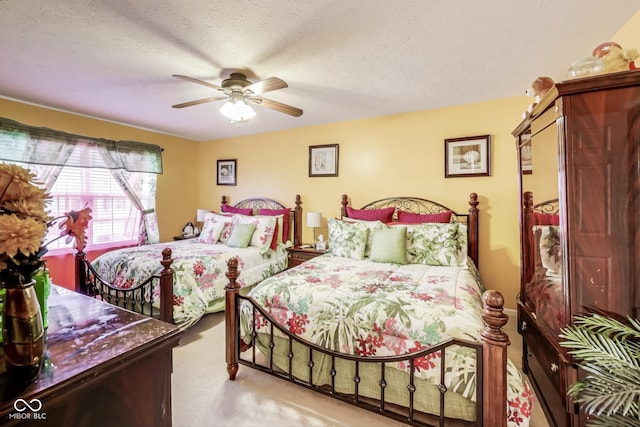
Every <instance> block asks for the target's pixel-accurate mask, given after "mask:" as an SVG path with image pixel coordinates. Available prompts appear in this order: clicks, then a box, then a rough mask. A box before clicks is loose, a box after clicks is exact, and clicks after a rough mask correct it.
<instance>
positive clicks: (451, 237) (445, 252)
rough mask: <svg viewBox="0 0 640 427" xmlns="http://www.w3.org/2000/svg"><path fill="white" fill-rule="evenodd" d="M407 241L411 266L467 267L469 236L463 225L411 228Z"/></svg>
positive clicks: (435, 225)
mask: <svg viewBox="0 0 640 427" xmlns="http://www.w3.org/2000/svg"><path fill="white" fill-rule="evenodd" d="M461 227H462V230H461ZM407 240H408V244H407V253H408V261H409V263H410V264H426V265H441V266H451V267H465V266H466V241H467V234H466V227H465V226H463V225H461V224H458V223H454V224H435V223H429V224H426V223H425V224H420V225H414V226H410V227H409V233H408V237H407Z"/></svg>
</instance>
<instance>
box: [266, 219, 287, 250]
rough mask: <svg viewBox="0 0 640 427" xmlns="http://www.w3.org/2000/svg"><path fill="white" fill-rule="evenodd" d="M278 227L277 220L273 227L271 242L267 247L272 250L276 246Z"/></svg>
mask: <svg viewBox="0 0 640 427" xmlns="http://www.w3.org/2000/svg"><path fill="white" fill-rule="evenodd" d="M278 228H279V225H278V221H276V226H275V227H274V228H273V237H272V238H271V244H270V245H269V247H270V248H271V249H272V250H274V251H275V250H276V249H277V248H278ZM282 228H284V227H282Z"/></svg>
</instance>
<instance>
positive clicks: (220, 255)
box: [92, 239, 287, 328]
mask: <svg viewBox="0 0 640 427" xmlns="http://www.w3.org/2000/svg"><path fill="white" fill-rule="evenodd" d="M167 247H170V248H171V251H172V253H171V257H172V258H173V264H172V265H171V268H173V270H174V277H175V280H174V284H173V304H174V305H173V317H174V321H175V323H176V324H177V325H179V326H181V327H183V328H187V327H189V326H191V325H193V324H194V323H195V322H197V321H198V320H199V319H200V318H201V317H202V316H203V315H204V314H205V313H207V312H212V311H217V310H219V308H216V307H215V306H212V303H214V302H217V301H223V300H224V296H225V290H224V287H225V285H226V284H227V282H228V279H227V277H226V276H225V273H226V272H227V261H228V260H229V259H231V258H234V257H235V258H237V259H238V270H239V271H240V275H239V277H238V280H237V283H238V284H239V285H240V287H245V286H252V285H255V284H256V283H258V282H260V281H261V280H264V279H265V278H267V277H269V276H271V275H273V274H276V273H278V272H280V271H282V270H284V269H285V268H286V267H287V252H286V250H285V247H284V245H278V248H277V249H276V250H269V251H267V252H266V253H264V254H260V250H259V249H258V248H256V247H252V246H249V247H247V248H232V247H229V246H226V245H223V244H215V245H210V244H205V243H201V242H198V241H197V240H196V239H190V240H179V241H174V242H168V243H158V244H153V245H146V246H136V247H132V248H123V249H118V250H114V251H111V252H107V253H105V254H103V255H101V256H99V257H98V258H96V259H95V261H93V262H92V265H93V267H94V268H95V269H96V271H97V272H98V273H99V274H100V275H101V276H102V277H103V278H104V279H106V280H108V281H109V282H111V283H112V284H114V285H115V286H117V287H119V288H122V289H130V288H133V287H135V286H137V285H139V284H140V283H142V282H144V281H145V280H146V279H147V278H149V277H150V276H152V275H154V274H159V273H160V272H161V271H162V265H161V264H160V260H161V259H162V250H163V249H164V248H167ZM159 292H160V290H159V289H158V288H157V287H156V290H155V293H154V295H153V301H154V306H155V307H159ZM145 299H146V300H147V301H148V300H149V299H150V296H149V295H146V296H145Z"/></svg>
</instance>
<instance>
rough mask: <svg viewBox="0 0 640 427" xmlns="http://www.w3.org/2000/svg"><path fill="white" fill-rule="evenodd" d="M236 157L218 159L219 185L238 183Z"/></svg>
mask: <svg viewBox="0 0 640 427" xmlns="http://www.w3.org/2000/svg"><path fill="white" fill-rule="evenodd" d="M236 173H237V170H236V159H232V160H218V179H217V184H218V185H236Z"/></svg>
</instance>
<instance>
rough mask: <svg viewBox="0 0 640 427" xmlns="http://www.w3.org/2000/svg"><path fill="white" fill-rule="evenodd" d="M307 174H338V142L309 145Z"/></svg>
mask: <svg viewBox="0 0 640 427" xmlns="http://www.w3.org/2000/svg"><path fill="white" fill-rule="evenodd" d="M309 176H338V144H329V145H311V146H309Z"/></svg>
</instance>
